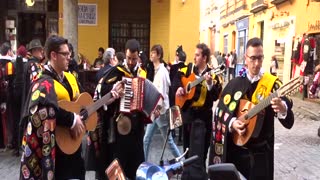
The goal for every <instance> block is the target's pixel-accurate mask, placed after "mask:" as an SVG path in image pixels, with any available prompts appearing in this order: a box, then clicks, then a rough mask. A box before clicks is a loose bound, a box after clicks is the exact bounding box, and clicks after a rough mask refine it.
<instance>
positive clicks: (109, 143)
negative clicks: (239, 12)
mask: <svg viewBox="0 0 320 180" xmlns="http://www.w3.org/2000/svg"><path fill="white" fill-rule="evenodd" d="M140 49H141V48H140V44H139V42H138V41H137V40H135V39H130V40H128V41H127V43H126V45H125V52H116V50H115V49H113V48H107V49H106V50H104V48H99V49H98V54H99V56H98V58H97V59H96V60H95V61H94V63H93V67H94V68H98V69H99V70H98V71H97V74H96V89H95V92H94V96H93V100H94V101H99V100H100V99H106V97H109V99H108V100H107V101H108V103H106V104H105V105H102V107H101V108H99V109H98V110H97V114H98V115H97V117H98V120H97V126H96V128H95V130H93V131H87V129H86V125H85V123H84V121H83V120H84V119H86V118H88V116H90V115H89V114H88V112H83V111H81V112H73V111H72V110H71V109H68V108H62V107H61V106H59V102H60V101H62V100H64V101H69V102H71V101H75V100H77V99H78V98H79V96H81V95H80V94H81V93H83V92H84V89H83V87H82V85H81V84H80V83H79V81H78V76H77V72H78V71H79V69H87V68H89V67H90V63H89V62H88V61H87V60H85V58H82V60H81V61H80V64H78V63H77V62H76V61H75V59H74V52H73V47H72V45H71V44H70V43H69V42H68V40H67V39H65V38H63V37H60V36H56V35H53V36H50V37H48V39H47V40H46V42H45V45H44V47H43V46H42V45H41V42H40V41H39V40H36V39H35V40H32V41H31V42H30V43H29V44H28V46H27V47H22V46H21V47H19V49H18V51H17V55H16V56H14V55H13V52H12V49H11V46H10V44H9V43H3V44H2V45H1V57H0V62H1V63H0V64H1V72H0V82H1V83H0V85H1V94H0V97H1V99H0V100H1V123H0V125H1V126H0V132H1V133H0V147H1V148H3V147H7V148H8V149H12V148H13V149H14V151H13V153H14V155H17V156H19V155H20V154H21V153H19V150H20V149H21V147H22V154H21V156H22V157H21V167H20V171H19V173H20V178H21V179H30V178H34V179H84V178H85V172H86V170H94V171H95V172H96V179H108V177H107V175H106V173H105V171H106V168H107V167H108V166H109V165H110V163H111V162H112V161H113V160H114V159H118V160H119V162H120V164H121V166H122V168H123V170H124V173H125V175H126V177H128V178H129V179H135V177H136V170H137V168H138V166H139V165H140V164H141V163H142V162H144V161H148V156H149V154H150V144H151V141H152V138H153V135H154V132H155V130H156V129H159V130H160V132H161V134H162V136H163V138H164V139H165V138H166V136H167V135H168V144H169V148H170V151H171V153H172V155H173V156H174V157H178V156H180V155H181V152H180V151H179V148H177V145H176V143H175V141H174V133H170V130H169V114H168V109H169V108H170V107H171V106H173V105H175V104H176V101H182V102H183V105H181V106H180V108H181V112H182V119H183V125H182V127H181V128H180V129H179V141H180V142H181V143H182V144H183V149H184V150H186V149H187V148H188V149H189V152H188V153H187V156H186V157H191V156H193V155H198V156H199V157H200V158H199V159H198V160H197V161H196V162H195V163H193V164H191V165H190V166H187V167H186V168H185V169H184V170H183V172H182V175H181V177H182V179H208V174H207V169H206V167H207V165H206V159H207V154H208V152H209V164H217V163H233V164H235V166H236V167H237V169H238V170H239V171H240V172H241V173H242V174H243V175H244V176H245V177H246V178H248V179H273V146H274V121H273V119H274V117H276V118H277V119H279V121H280V122H281V124H282V125H283V126H284V127H286V128H288V129H290V128H291V127H292V126H293V122H294V116H293V113H292V110H291V108H292V105H293V104H292V101H291V100H290V99H289V98H288V97H274V98H271V99H270V103H271V105H270V106H268V107H267V108H265V109H264V110H263V111H262V112H261V113H259V114H258V115H257V117H258V119H259V120H258V121H257V124H259V125H258V126H259V127H260V129H259V133H258V135H257V136H255V137H251V138H250V140H249V141H248V142H247V143H246V144H244V145H241V146H239V145H237V144H236V143H235V142H234V140H233V138H234V137H235V136H244V135H245V134H246V132H248V131H251V130H250V129H249V128H250V127H249V126H248V122H246V121H245V120H243V119H241V117H239V114H238V111H241V108H242V106H243V104H242V101H243V100H246V101H248V102H251V103H253V104H259V103H260V102H262V101H263V100H264V99H266V98H267V97H268V96H269V94H270V93H271V92H274V91H276V90H277V89H278V88H280V87H281V82H280V80H279V79H278V78H277V76H275V75H276V74H275V75H272V74H271V73H267V72H265V73H264V72H263V71H262V70H261V68H262V63H263V60H264V53H263V45H262V41H261V40H260V39H259V38H252V39H250V40H249V41H248V43H247V46H246V53H245V57H244V59H245V66H244V69H243V70H242V71H241V74H240V75H238V76H236V73H235V64H236V62H237V54H236V52H235V51H232V52H230V54H229V55H227V57H228V60H226V59H225V57H224V56H223V55H221V54H220V55H218V56H217V64H223V63H224V64H226V67H227V68H228V71H229V73H228V76H225V78H228V80H229V82H228V83H227V84H226V87H225V88H224V89H223V87H224V86H223V82H224V81H223V77H222V76H221V75H216V74H214V73H212V71H213V70H214V68H213V67H212V66H210V65H209V64H210V61H211V53H210V49H209V48H208V46H207V45H206V44H204V43H199V44H197V45H196V46H195V51H194V56H193V61H191V60H190V63H186V60H187V55H186V53H185V52H184V51H183V48H182V46H178V48H177V50H176V57H175V58H176V59H175V61H174V63H173V64H172V65H171V64H167V63H165V60H164V59H163V54H164V52H163V48H162V46H161V45H160V44H155V45H153V46H152V48H151V49H150V58H148V57H147V56H146V53H145V52H142V51H140ZM272 73H273V72H272ZM230 75H231V76H232V79H231V78H230ZM124 77H126V78H134V77H142V78H145V79H148V80H149V81H150V82H152V84H153V86H155V87H156V89H157V91H159V93H160V94H161V97H163V101H159V102H158V104H157V108H156V109H155V110H154V111H153V112H152V113H153V116H154V117H155V119H154V120H153V121H152V122H150V120H149V119H148V118H149V117H147V116H146V114H144V113H143V112H142V111H133V112H130V113H124V112H122V111H120V102H121V98H122V97H123V96H124V94H125V92H124V87H123V81H122V79H123V78H124ZM199 78H202V79H203V81H199V82H197V84H195V87H194V91H190V92H189V91H187V89H186V88H185V86H184V85H185V84H188V83H191V82H193V83H194V82H195V81H196V80H198V79H199ZM270 82H271V83H270ZM17 88H18V90H17ZM144 93H145V94H148V93H149V92H148V90H146V91H145V92H144ZM190 93H191V95H192V96H191V98H189V97H188V98H187V96H189V95H190ZM17 94H19V95H18V96H17ZM12 100H13V101H12ZM217 100H219V103H218V106H217V107H216V108H215V109H213V104H214V102H215V101H217ZM13 104H14V105H13ZM60 127H62V128H63V129H65V130H66V131H67V132H68V131H69V132H70V136H71V137H72V138H73V139H79V138H80V139H82V138H83V135H84V134H86V142H87V144H86V148H85V149H82V146H79V147H76V148H75V151H74V152H71V153H70V152H67V151H65V148H66V147H61V144H60V142H59V134H57V133H58V132H61V130H59V128H60ZM168 132H169V133H168ZM60 138H61V137H60ZM209 149H210V151H209ZM81 154H85V157H82V155H81Z"/></svg>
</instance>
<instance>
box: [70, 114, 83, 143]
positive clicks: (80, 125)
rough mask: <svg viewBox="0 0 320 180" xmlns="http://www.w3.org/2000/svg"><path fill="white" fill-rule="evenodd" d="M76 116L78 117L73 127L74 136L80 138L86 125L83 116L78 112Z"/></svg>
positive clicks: (72, 134)
mask: <svg viewBox="0 0 320 180" xmlns="http://www.w3.org/2000/svg"><path fill="white" fill-rule="evenodd" d="M75 118H76V124H75V125H74V127H73V128H72V129H71V136H72V138H78V137H79V136H81V135H82V134H83V133H84V132H85V127H84V125H83V123H82V120H81V117H80V116H79V115H78V114H77V115H76V117H75Z"/></svg>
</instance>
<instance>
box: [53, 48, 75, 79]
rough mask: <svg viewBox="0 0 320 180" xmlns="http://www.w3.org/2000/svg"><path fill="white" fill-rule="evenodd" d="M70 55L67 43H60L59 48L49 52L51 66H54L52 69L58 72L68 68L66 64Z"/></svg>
mask: <svg viewBox="0 0 320 180" xmlns="http://www.w3.org/2000/svg"><path fill="white" fill-rule="evenodd" d="M70 55H71V53H70V52H69V47H68V45H67V44H62V45H60V50H59V51H57V52H55V51H52V52H51V60H50V63H51V66H52V67H53V68H54V70H55V71H56V72H57V73H58V74H59V73H62V72H63V71H66V70H68V65H69V61H70Z"/></svg>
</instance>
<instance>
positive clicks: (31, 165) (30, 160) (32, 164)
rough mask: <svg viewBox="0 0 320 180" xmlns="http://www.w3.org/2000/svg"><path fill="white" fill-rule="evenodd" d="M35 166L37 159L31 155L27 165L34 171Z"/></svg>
mask: <svg viewBox="0 0 320 180" xmlns="http://www.w3.org/2000/svg"><path fill="white" fill-rule="evenodd" d="M37 164H38V160H37V157H36V156H35V155H32V156H31V157H30V158H29V159H28V165H29V167H30V169H34V168H35V167H36V165H37Z"/></svg>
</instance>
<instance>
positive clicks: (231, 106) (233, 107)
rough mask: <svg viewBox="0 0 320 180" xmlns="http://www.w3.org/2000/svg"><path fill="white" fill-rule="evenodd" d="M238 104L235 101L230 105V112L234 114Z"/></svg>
mask: <svg viewBox="0 0 320 180" xmlns="http://www.w3.org/2000/svg"><path fill="white" fill-rule="evenodd" d="M236 106H237V103H236V102H235V101H232V102H231V103H230V104H229V111H231V112H233V111H234V110H235V109H236Z"/></svg>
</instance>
